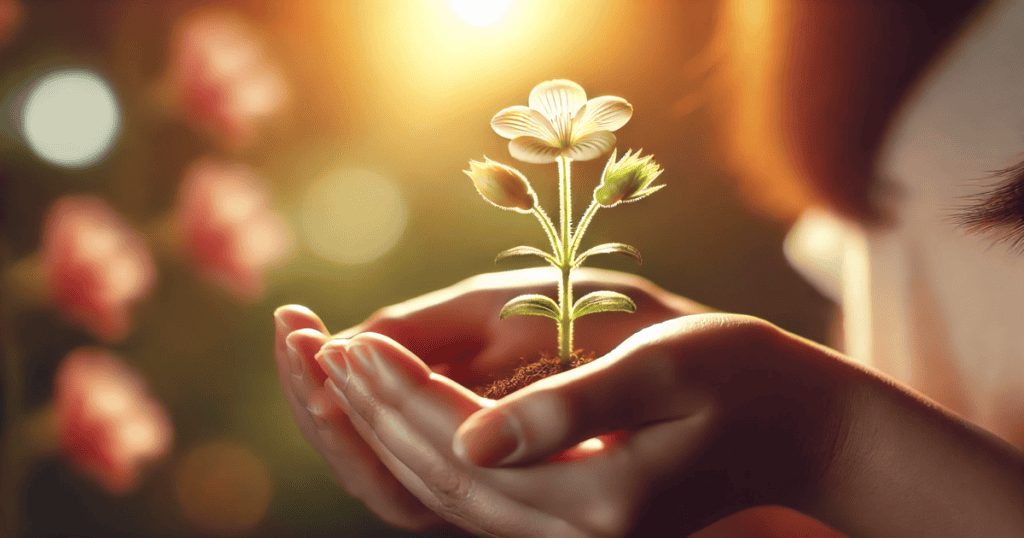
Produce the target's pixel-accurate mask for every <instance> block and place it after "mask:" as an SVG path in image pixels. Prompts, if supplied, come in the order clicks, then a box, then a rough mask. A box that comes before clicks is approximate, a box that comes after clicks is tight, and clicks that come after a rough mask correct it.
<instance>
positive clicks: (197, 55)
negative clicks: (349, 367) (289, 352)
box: [0, 0, 830, 538]
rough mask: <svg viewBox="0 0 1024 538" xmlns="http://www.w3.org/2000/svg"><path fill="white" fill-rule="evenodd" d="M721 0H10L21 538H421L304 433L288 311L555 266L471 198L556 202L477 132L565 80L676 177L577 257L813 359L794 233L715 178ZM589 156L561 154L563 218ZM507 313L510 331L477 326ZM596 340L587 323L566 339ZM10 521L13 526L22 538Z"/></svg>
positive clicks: (546, 172)
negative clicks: (285, 339) (286, 333)
mask: <svg viewBox="0 0 1024 538" xmlns="http://www.w3.org/2000/svg"><path fill="white" fill-rule="evenodd" d="M715 21H716V12H715V3H713V2H676V1H670V0H664V1H653V0H652V1H645V2H616V1H612V0H577V1H566V2H549V1H547V0H489V1H485V0H478V1H472V0H402V1H394V2H390V1H389V2H384V1H378V0H347V1H343V2H337V1H333V0H304V1H301V2H270V1H254V0H223V1H220V2H198V1H181V0H167V1H161V2H150V1H145V0H137V1H102V2H99V1H97V2H90V1H74V2H73V1H38V2H37V1H28V0H18V1H16V0H0V40H2V45H0V47H2V48H0V89H2V95H3V97H2V102H0V110H2V111H3V114H2V115H0V121H2V126H0V197H2V198H0V199H2V205H0V222H2V241H3V243H2V263H3V277H4V278H3V281H2V287H0V307H2V314H3V317H2V319H0V323H2V326H0V330H2V333H0V341H2V344H3V348H2V353H3V360H4V370H3V386H2V390H3V406H4V407H3V411H4V426H3V436H4V437H3V439H4V445H3V450H4V452H3V460H2V464H3V467H2V468H0V469H2V470H0V495H2V496H3V497H2V499H0V502H2V505H0V508H2V509H3V516H4V518H5V519H4V521H5V525H8V526H7V527H6V528H7V529H8V532H10V533H14V534H15V535H17V536H33V537H34V536H58V535H60V536H66V535H69V534H71V535H75V536H88V537H101V536H102V537H105V538H109V537H119V536H125V537H129V536H148V537H163V536H168V537H171V536H253V537H276V536H282V537H283V536H349V537H358V536H395V537H397V536H408V535H410V534H409V533H404V532H401V531H396V530H393V529H389V528H387V527H386V526H384V525H383V524H382V523H380V522H378V521H377V520H376V519H375V518H374V517H373V516H372V515H370V514H369V512H367V511H366V510H364V509H363V507H362V505H361V504H360V503H359V502H358V501H356V500H354V499H352V498H350V497H348V496H347V495H346V494H345V493H344V492H343V491H342V490H341V488H340V487H339V486H337V484H336V481H335V478H334V477H333V475H332V474H331V472H330V471H329V470H328V468H327V467H326V465H325V464H324V463H323V461H322V460H321V459H320V457H319V456H318V455H317V454H316V453H315V452H314V451H313V449H312V448H311V447H309V446H308V445H307V444H306V443H305V441H304V440H303V439H302V437H301V435H300V434H299V432H298V430H297V428H296V427H295V425H294V423H293V421H292V419H291V416H290V414H289V411H288V407H287V405H286V403H285V400H284V397H283V394H282V392H281V389H280V387H279V386H278V380H277V374H276V371H275V367H274V364H273V359H272V342H273V319H272V312H273V310H274V308H275V307H277V306H279V305H282V304H288V303H300V304H303V305H306V306H308V307H310V308H311V309H313V310H314V311H315V312H317V313H319V314H320V315H321V317H322V318H323V319H324V320H325V322H326V323H327V324H328V327H329V328H331V330H333V331H339V330H341V329H344V328H346V327H348V326H351V325H354V324H356V323H358V322H359V321H361V320H362V319H364V318H365V317H366V316H368V315H369V314H371V313H372V312H373V311H374V310H376V309H378V308H380V307H383V306H385V305H388V304H391V303H394V302H398V301H402V300H405V299H408V298H411V297H414V296H417V295H420V294H422V293H426V292H428V291H431V290H434V289H437V288H439V287H444V286H447V285H450V284H452V283H454V282H457V281H459V280H461V279H463V278H466V277H468V276H471V275H473V274H477V273H481V272H490V271H495V270H500V269H506V268H514V267H525V266H527V265H528V264H529V263H530V262H529V261H528V260H522V261H510V262H505V263H507V264H508V265H503V266H502V267H496V266H495V265H494V263H493V259H494V256H495V255H496V254H497V253H498V252H500V251H502V250H504V249H506V248H510V247H512V246H516V245H521V244H522V245H535V246H538V247H542V246H544V245H545V239H544V235H543V232H542V230H541V229H540V228H539V226H538V225H537V223H536V221H535V220H534V219H533V218H531V217H529V216H524V215H519V214H515V213H511V212H506V211H498V210H496V209H495V208H494V207H492V206H490V205H489V204H487V203H485V202H484V201H483V200H481V198H480V195H479V194H478V193H477V192H475V189H474V188H473V185H472V183H471V182H470V181H469V180H468V178H467V177H466V176H465V175H464V174H463V173H462V170H464V169H466V168H467V164H468V161H469V160H470V159H475V160H482V158H483V157H484V156H487V157H490V158H492V159H495V160H497V161H499V162H503V163H505V164H509V165H512V166H515V167H516V168H518V169H519V170H521V171H523V172H524V173H525V174H526V175H527V176H528V177H529V178H530V180H531V182H532V184H533V186H534V188H535V189H536V190H537V193H538V196H539V198H540V202H541V204H542V205H543V206H544V207H546V208H547V210H548V211H549V213H553V214H554V213H557V190H556V187H557V173H556V170H555V167H554V166H551V165H546V166H540V165H530V164H526V163H521V162H517V161H515V160H514V159H512V158H511V157H510V156H509V155H508V150H507V140H505V139H503V138H501V137H499V136H498V135H496V134H495V133H494V132H493V130H492V129H491V127H490V125H489V121H490V119H491V117H492V116H493V115H494V114H495V113H497V112H498V111H499V110H501V109H504V108H506V107H509V106H513V105H525V104H526V102H527V96H528V95H529V92H530V90H531V89H532V88H533V87H534V86H535V85H536V84H537V83H539V82H542V81H545V80H549V79H554V78H568V79H570V80H573V81H576V82H578V83H579V84H581V85H582V86H583V87H584V88H585V89H586V90H587V93H588V97H596V96H599V95H616V96H621V97H624V98H625V99H627V100H628V101H630V102H631V103H632V104H633V107H634V114H633V117H632V119H631V120H630V122H629V123H628V124H627V125H626V126H625V127H624V128H622V129H620V130H619V131H617V132H616V135H617V137H618V148H619V152H620V154H621V153H623V152H624V151H625V150H626V149H630V148H632V149H640V148H643V150H644V153H652V154H654V155H655V158H656V160H657V161H658V162H659V163H660V164H661V165H662V167H663V168H664V169H665V173H664V174H663V175H662V176H661V178H660V179H659V183H665V184H666V185H667V188H666V189H664V191H663V192H661V193H659V194H658V195H656V196H652V197H650V198H649V199H647V200H644V201H643V202H642V203H638V204H626V205H623V206H619V207H618V208H616V209H614V210H611V211H602V212H600V213H599V214H598V216H597V218H596V219H595V221H594V223H593V225H592V226H591V228H590V232H589V233H588V236H587V237H586V238H585V240H584V245H583V246H584V248H586V247H587V246H588V245H594V244H598V243H602V242H609V241H615V242H624V243H627V244H630V245H633V246H635V247H637V248H638V249H639V250H640V251H641V252H642V253H643V256H644V264H643V265H642V266H640V267H636V266H635V264H633V263H632V261H631V260H628V259H625V258H624V259H622V260H619V259H617V258H615V257H605V258H597V259H594V262H593V263H592V264H591V265H594V266H598V267H605V268H610V269H619V270H624V271H630V272H634V273H637V274H639V275H641V276H643V277H646V278H648V279H650V280H652V281H654V282H655V283H657V284H659V285H660V286H662V287H664V288H666V289H668V290H670V291H672V292H675V293H678V294H680V295H683V296H686V297H689V298H692V299H694V300H696V301H698V302H701V303H704V304H707V305H709V306H712V307H715V308H717V309H721V310H726V311H734V312H741V313H746V314H752V315H755V316H759V317H763V318H766V319H768V320H769V321H772V322H774V323H776V324H778V325H780V326H782V327H783V328H785V329H788V330H790V331H793V332H796V333H798V334H800V335H803V336H806V337H808V338H811V339H814V340H817V341H824V340H825V338H826V332H827V319H828V314H829V311H830V306H829V303H827V301H826V300H825V299H824V298H822V297H821V296H820V295H818V294H817V293H816V292H815V291H813V290H812V289H811V288H810V287H809V286H808V285H806V284H804V283H803V282H802V281H801V280H800V279H799V278H798V277H797V276H796V275H795V273H793V272H792V271H791V270H790V269H789V268H788V266H787V265H786V263H785V260H784V259H783V256H782V240H783V237H784V235H785V232H786V228H785V225H784V224H783V223H780V222H777V221H773V220H770V219H768V218H766V217H764V216H762V215H759V214H755V213H752V212H750V211H749V210H748V209H746V208H745V207H744V206H743V205H742V202H741V200H740V199H739V198H738V197H737V195H736V194H735V192H734V189H733V184H734V183H735V181H734V180H733V178H730V177H728V175H727V174H726V172H724V171H723V170H722V168H721V167H720V166H719V165H718V164H717V162H718V160H719V159H717V158H716V149H715V140H714V139H713V137H712V130H711V119H712V118H711V117H710V112H709V111H708V109H707V107H706V106H705V105H706V101H707V97H708V95H707V93H708V91H707V87H706V84H705V82H706V81H705V78H704V75H703V68H702V65H703V64H704V63H706V58H705V56H702V51H706V50H707V46H708V43H709V40H710V39H711V37H712V35H713V32H714V28H715ZM605 159H606V158H598V159H596V160H594V161H589V162H584V163H579V164H578V165H577V166H575V167H574V171H573V172H574V174H573V180H574V192H575V193H576V195H575V211H576V217H577V218H578V216H579V214H580V213H581V212H582V211H583V209H584V207H585V205H586V203H588V201H589V199H590V193H591V192H592V191H593V189H594V187H595V186H596V185H597V184H598V176H599V173H600V171H601V169H602V168H603V166H604V162H605ZM495 315H497V313H495ZM584 323H585V321H584ZM14 529H17V530H14Z"/></svg>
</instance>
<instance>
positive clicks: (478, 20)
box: [449, 0, 512, 27]
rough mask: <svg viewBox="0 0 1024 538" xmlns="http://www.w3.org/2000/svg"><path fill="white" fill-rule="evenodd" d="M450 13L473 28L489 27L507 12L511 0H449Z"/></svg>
mask: <svg viewBox="0 0 1024 538" xmlns="http://www.w3.org/2000/svg"><path fill="white" fill-rule="evenodd" d="M449 3H450V4H451V6H452V11H454V12H455V13H456V14H458V15H459V17H462V20H464V21H466V23H467V24H470V25H473V26H480V27H483V26H490V25H492V24H494V23H496V22H498V19H500V18H501V16H502V15H504V14H505V11H507V10H508V6H509V4H511V3H512V0H449Z"/></svg>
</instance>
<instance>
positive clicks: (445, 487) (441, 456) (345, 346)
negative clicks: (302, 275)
mask: <svg viewBox="0 0 1024 538" xmlns="http://www.w3.org/2000/svg"><path fill="white" fill-rule="evenodd" d="M318 359H320V360H323V361H324V363H325V369H326V370H327V371H328V373H329V375H330V376H331V380H330V381H329V384H330V386H331V387H332V389H337V391H338V393H339V399H340V400H341V401H343V402H345V404H346V405H347V407H348V414H349V417H350V418H351V419H352V422H353V424H354V425H355V426H356V427H357V429H358V430H359V431H360V433H362V434H363V437H364V439H366V440H367V441H368V442H369V443H370V445H371V446H372V447H373V448H374V450H375V451H376V452H377V454H378V455H379V456H380V457H381V459H382V460H383V461H385V463H386V464H387V465H388V467H389V468H390V469H392V470H393V471H394V472H395V474H396V476H398V477H399V479H400V480H402V482H403V483H404V484H406V485H407V486H408V487H409V488H410V489H411V490H412V491H414V492H415V493H416V494H417V496H419V497H420V498H421V499H422V500H423V502H424V503H426V504H427V505H428V506H430V507H431V508H433V509H434V510H435V511H437V512H439V513H441V514H442V515H443V516H444V517H445V518H446V519H449V520H450V521H452V522H454V523H456V524H460V525H463V526H467V527H468V528H471V529H474V530H477V531H481V530H482V531H484V532H486V533H488V534H493V535H499V536H541V535H543V536H547V535H551V534H550V533H549V531H550V530H551V526H552V525H558V524H560V523H559V521H560V520H557V518H552V517H551V516H549V515H545V514H543V513H541V512H539V511H537V510H535V509H533V508H529V507H526V506H524V505H523V504H521V503H518V502H516V501H514V500H512V499H510V498H508V497H507V496H505V495H502V494H500V493H498V492H497V491H495V490H494V489H493V488H491V487H489V486H488V485H487V484H485V483H483V482H480V481H478V480H477V479H476V478H475V477H474V476H472V475H471V474H468V473H466V472H465V469H464V468H463V466H462V464H461V463H460V462H459V461H458V459H457V458H456V457H455V455H454V454H452V452H451V438H452V435H453V434H454V432H455V429H456V427H457V426H458V425H459V424H460V423H461V422H462V421H463V420H464V419H465V417H467V416H469V415H470V414H471V413H472V412H473V411H475V410H477V409H479V408H480V402H482V401H483V400H482V399H481V398H479V397H477V396H476V395H475V394H473V393H472V392H470V391H468V390H466V389H465V388H463V387H461V386H459V385H457V384H455V383H452V382H451V381H450V380H447V379H446V378H443V377H442V376H437V375H433V374H431V372H430V370H429V368H427V366H426V365H425V364H423V363H422V362H421V361H419V360H418V359H417V358H416V357H415V356H414V355H412V354H411V353H410V352H409V351H408V350H406V349H404V348H402V347H401V346H400V345H398V344H397V343H395V342H394V341H392V340H390V339H388V338H387V337H384V336H382V335H377V334H372V333H370V334H362V335H359V336H357V337H355V338H353V339H351V340H348V341H347V342H341V341H337V340H335V341H332V342H331V343H330V344H329V345H327V346H325V348H324V350H323V352H322V353H321V354H320V355H319V356H318Z"/></svg>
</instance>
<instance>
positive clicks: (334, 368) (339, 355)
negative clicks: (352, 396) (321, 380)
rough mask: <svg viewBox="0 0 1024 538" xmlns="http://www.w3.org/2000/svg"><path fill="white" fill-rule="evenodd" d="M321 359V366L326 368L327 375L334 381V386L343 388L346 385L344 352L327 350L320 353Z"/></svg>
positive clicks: (346, 373) (346, 371) (335, 349)
mask: <svg viewBox="0 0 1024 538" xmlns="http://www.w3.org/2000/svg"><path fill="white" fill-rule="evenodd" d="M320 356H321V357H323V364H324V366H326V367H327V374H328V376H330V377H331V378H333V379H334V382H335V384H338V385H340V386H341V388H345V387H346V386H347V385H348V365H347V364H345V352H344V351H342V350H340V349H338V348H335V347H331V348H327V349H324V350H323V351H321V352H320Z"/></svg>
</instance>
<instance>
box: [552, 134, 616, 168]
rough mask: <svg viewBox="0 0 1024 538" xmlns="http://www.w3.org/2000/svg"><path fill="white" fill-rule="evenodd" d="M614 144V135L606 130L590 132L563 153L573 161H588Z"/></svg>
mask: <svg viewBox="0 0 1024 538" xmlns="http://www.w3.org/2000/svg"><path fill="white" fill-rule="evenodd" d="M614 146H615V135H613V134H612V133H610V132H608V131H598V132H596V133H590V134H588V135H587V136H584V137H583V138H581V139H579V140H577V141H576V143H574V144H573V145H571V146H569V147H568V148H566V149H565V151H564V152H563V155H565V156H566V157H569V158H570V159H572V160H574V161H589V160H591V159H595V158H597V157H599V156H600V155H601V154H602V153H604V152H606V151H608V150H609V149H611V148H612V147H614Z"/></svg>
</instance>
